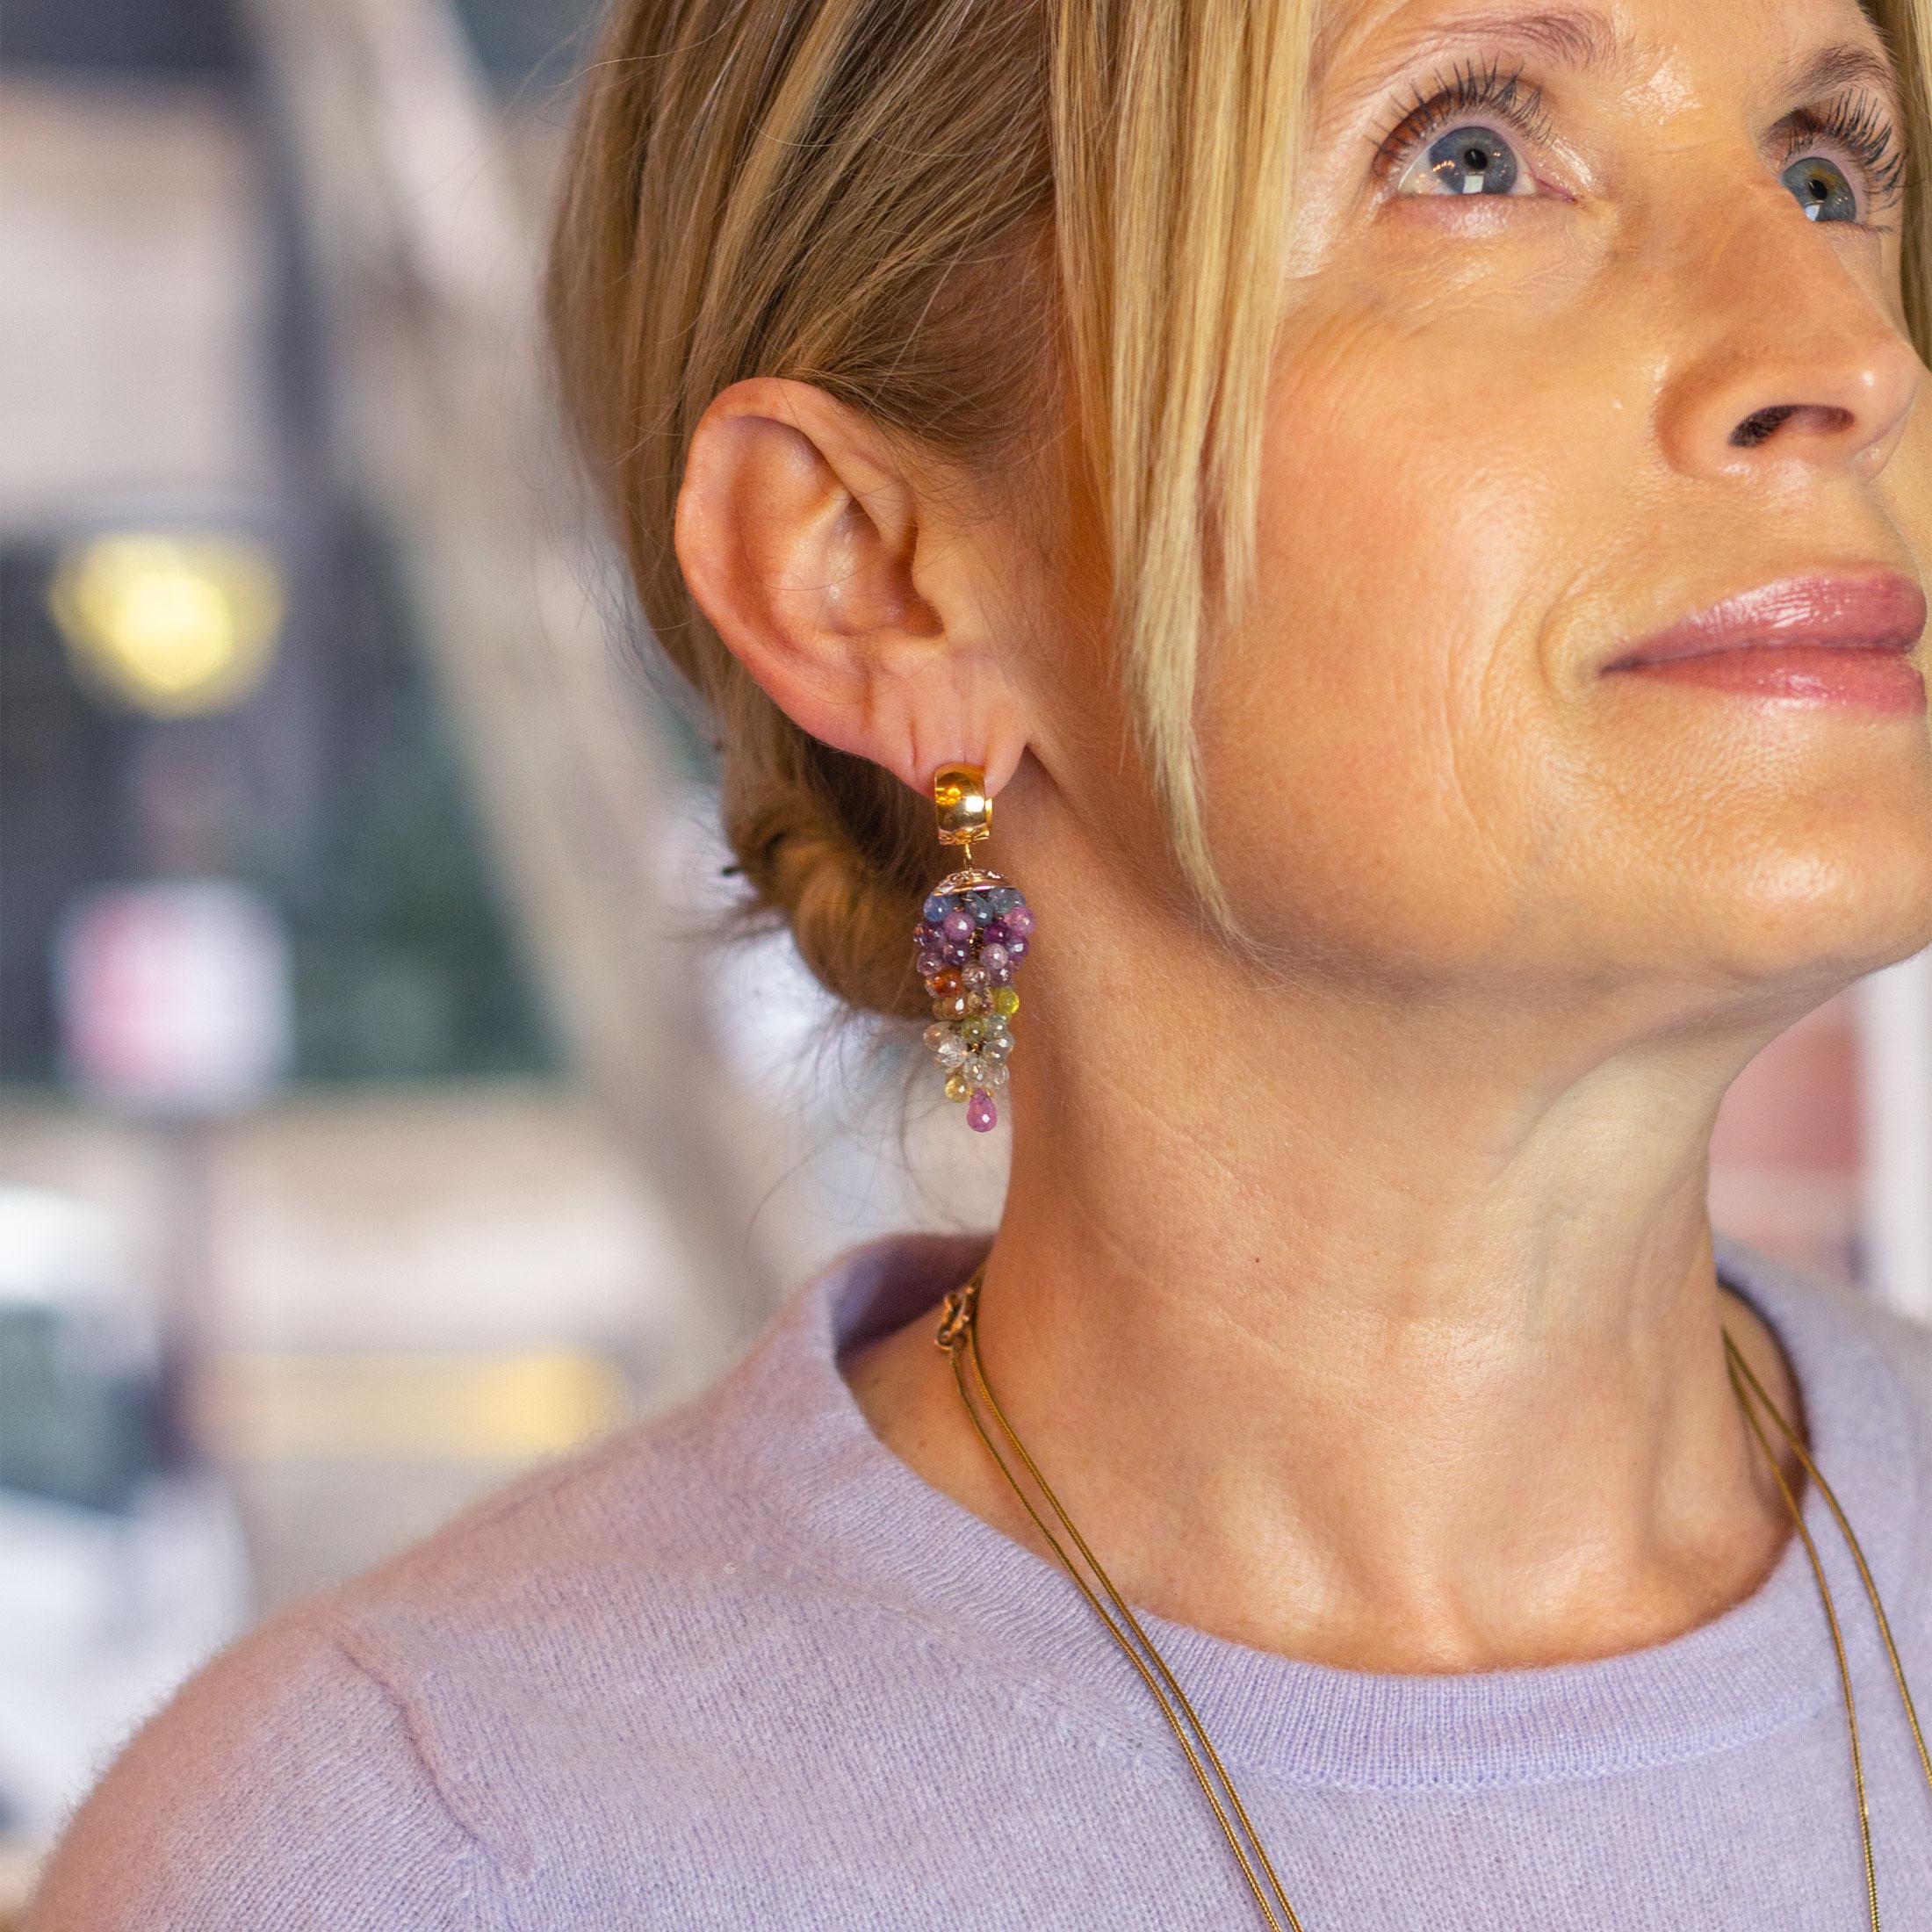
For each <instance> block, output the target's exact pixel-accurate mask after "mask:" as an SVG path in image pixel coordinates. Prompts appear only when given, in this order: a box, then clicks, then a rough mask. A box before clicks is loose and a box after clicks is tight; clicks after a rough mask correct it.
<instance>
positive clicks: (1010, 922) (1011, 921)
mask: <svg viewBox="0 0 1932 1932" xmlns="http://www.w3.org/2000/svg"><path fill="white" fill-rule="evenodd" d="M1006 930H1007V932H1008V933H1009V934H1012V935H1013V938H1014V939H1024V938H1026V936H1027V934H1029V933H1030V932H1032V930H1033V908H1032V907H1031V906H1028V905H1016V906H1014V907H1013V909H1012V911H1010V912H1007V913H1006Z"/></svg>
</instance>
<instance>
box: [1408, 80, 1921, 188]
mask: <svg viewBox="0 0 1932 1932" xmlns="http://www.w3.org/2000/svg"><path fill="white" fill-rule="evenodd" d="M1472 112H1488V113H1492V114H1494V115H1496V118H1497V119H1499V120H1503V121H1507V122H1508V123H1509V124H1510V126H1512V127H1514V128H1515V129H1516V130H1517V132H1518V133H1521V134H1524V135H1525V136H1526V137H1527V138H1528V139H1529V140H1531V141H1539V142H1540V141H1547V140H1548V139H1549V137H1550V133H1551V124H1550V116H1549V112H1548V110H1547V108H1546V105H1545V103H1544V96H1543V90H1542V89H1541V88H1539V86H1538V85H1537V84H1536V83H1535V82H1534V81H1525V79H1524V78H1523V70H1522V69H1521V68H1514V69H1512V70H1511V71H1510V72H1509V73H1507V74H1505V73H1504V72H1503V69H1502V65H1501V63H1500V62H1498V61H1491V62H1490V63H1489V66H1488V67H1487V68H1482V67H1479V66H1477V65H1476V64H1475V63H1474V61H1468V62H1465V63H1462V64H1460V65H1459V66H1457V67H1456V68H1453V69H1452V70H1451V71H1450V72H1449V73H1448V74H1446V75H1438V76H1437V77H1436V79H1435V80H1434V81H1433V82H1431V83H1430V86H1429V90H1428V91H1427V92H1424V90H1422V89H1420V88H1418V89H1417V90H1415V92H1414V93H1413V94H1412V95H1411V97H1410V99H1409V105H1408V106H1407V107H1406V108H1405V109H1403V110H1402V112H1401V113H1400V114H1399V115H1398V117H1397V118H1396V120H1395V124H1394V126H1391V127H1389V128H1388V130H1387V131H1386V132H1385V133H1381V134H1377V135H1373V136H1372V137H1371V139H1372V141H1373V147H1374V163H1373V165H1374V172H1375V174H1376V177H1377V178H1378V179H1381V180H1385V181H1386V180H1392V179H1394V178H1395V177H1398V176H1399V175H1400V174H1401V172H1402V169H1403V168H1404V167H1405V166H1406V165H1407V164H1408V162H1409V161H1410V160H1411V159H1412V158H1413V157H1414V155H1415V154H1416V153H1417V150H1418V149H1419V148H1422V147H1423V146H1424V144H1425V143H1426V142H1427V141H1428V140H1429V138H1430V136H1431V135H1432V134H1434V133H1438V131H1439V130H1440V129H1441V128H1443V127H1445V126H1448V125H1449V124H1450V123H1451V122H1452V121H1453V120H1455V119H1457V118H1458V117H1460V116H1461V115H1464V114H1468V113H1472ZM1782 133H1783V136H1784V153H1783V155H1782V156H1781V157H1780V159H1779V162H1778V165H1779V167H1780V168H1783V167H1784V166H1786V165H1788V164H1789V162H1791V159H1792V157H1793V156H1795V155H1799V154H1801V153H1802V152H1803V151H1804V150H1805V149H1806V148H1810V147H1813V145H1815V144H1816V143H1817V142H1819V141H1829V142H1835V143H1836V144H1837V145H1838V146H1839V147H1841V148H1843V149H1844V150H1845V151H1846V153H1847V154H1849V155H1851V156H1852V158H1853V159H1854V160H1855V161H1856V163H1857V165H1858V169H1859V171H1860V172H1861V173H1862V174H1863V175H1864V178H1865V185H1866V189H1867V191H1868V193H1869V195H1870V197H1871V203H1872V206H1873V208H1874V209H1877V208H1881V207H1889V206H1890V205H1892V203H1893V202H1894V201H1896V200H1897V199H1898V198H1899V196H1900V186H1901V183H1902V181H1903V178H1904V175H1905V156H1904V155H1903V154H1902V153H1900V152H1899V150H1898V148H1897V147H1896V145H1895V142H1894V138H1893V131H1892V122H1891V119H1890V117H1889V116H1888V115H1887V114H1885V112H1884V111H1883V110H1882V109H1881V108H1879V107H1878V106H1877V105H1874V104H1873V102H1872V101H1871V99H1870V98H1869V97H1858V96H1855V95H1840V96H1839V97H1837V98H1835V100H1834V101H1833V102H1832V104H1831V105H1830V106H1829V107H1828V108H1827V109H1826V110H1825V111H1824V112H1822V113H1820V112H1817V111H1816V110H1814V109H1812V108H1808V107H1801V108H1799V109H1798V110H1797V111H1796V112H1793V113H1791V114H1789V115H1787V116H1786V117H1785V119H1784V124H1783V128H1782ZM1858 225H1859V226H1866V225H1867V224H1863V223H1861V224H1858Z"/></svg>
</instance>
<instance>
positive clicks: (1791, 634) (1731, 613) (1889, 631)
mask: <svg viewBox="0 0 1932 1932" xmlns="http://www.w3.org/2000/svg"><path fill="white" fill-rule="evenodd" d="M1925 617H1926V602H1925V593H1924V592H1923V591H1921V589H1920V588H1919V587H1918V586H1917V585H1916V584H1915V583H1914V582H1913V581H1912V580H1911V579H1910V578H1909V577H1906V576H1903V575H1901V574H1900V573H1899V572H1898V571H1895V570H1884V571H1878V572H1876V573H1861V574H1858V575H1856V576H1854V575H1850V574H1845V573H1816V574H1813V575H1808V576H1802V577H1783V578H1780V579H1778V580H1777V582H1775V583H1768V584H1760V585H1758V586H1757V587H1756V588H1754V589H1751V590H1742V591H1740V592H1738V594H1737V595H1735V596H1731V597H1726V598H1723V599H1721V600H1720V601H1719V602H1716V603H1714V604H1711V605H1709V606H1707V607H1706V608H1705V609H1702V610H1698V611H1696V612H1693V613H1692V615H1691V616H1688V617H1685V618H1683V619H1681V620H1680V621H1679V622H1677V623H1676V624H1667V625H1666V626H1665V627H1664V628H1663V629H1662V631H1654V632H1652V634H1651V635H1650V636H1649V637H1647V638H1644V639H1643V641H1642V642H1641V643H1640V644H1638V645H1635V646H1633V648H1632V649H1630V650H1629V651H1626V652H1624V653H1623V654H1622V655H1621V656H1620V657H1618V658H1617V659H1615V660H1613V661H1612V662H1611V663H1609V664H1606V665H1605V666H1604V669H1605V670H1606V671H1625V670H1636V669H1640V668H1642V667H1644V666H1646V665H1653V664H1668V663H1670V662H1672V661H1674V660H1677V659H1680V658H1696V657H1707V656H1709V655H1711V654H1712V653H1713V652H1720V651H1749V650H1757V649H1763V648H1765V647H1768V646H1770V647H1777V646H1783V647H1785V648H1790V647H1793V646H1820V647H1824V648H1827V649H1835V650H1853V651H1885V652H1892V653H1893V654H1895V655H1900V654H1903V653H1904V652H1907V651H1909V650H1910V649H1911V648H1912V646H1913V645H1914V644H1915V643H1916V642H1917V641H1918V638H1919V634H1920V632H1921V631H1923V630H1924V629H1925Z"/></svg>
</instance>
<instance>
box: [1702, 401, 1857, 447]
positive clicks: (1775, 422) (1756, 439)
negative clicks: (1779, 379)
mask: <svg viewBox="0 0 1932 1932" xmlns="http://www.w3.org/2000/svg"><path fill="white" fill-rule="evenodd" d="M1806 414H1809V415H1815V416H1817V417H1818V418H1819V419H1820V426H1821V427H1824V428H1827V429H1842V428H1843V427H1844V426H1845V425H1846V424H1848V423H1849V422H1851V420H1852V417H1851V412H1850V411H1849V409H1840V408H1836V407H1833V406H1831V405H1829V404H1822V403H1821V404H1816V405H1807V404H1805V403H1800V402H1774V403H1772V404H1771V405H1770V407H1768V408H1764V409H1754V410H1752V412H1751V413H1750V415H1748V416H1746V417H1745V419H1744V420H1743V422H1741V423H1739V424H1738V426H1737V428H1736V429H1734V430H1732V432H1731V438H1730V440H1731V442H1732V444H1733V445H1734V447H1735V448H1737V449H1740V450H1751V449H1755V448H1756V446H1757V445H1758V444H1759V443H1762V442H1763V441H1764V439H1765V438H1766V437H1767V436H1770V434H1771V432H1772V431H1773V430H1774V429H1777V428H1779V427H1780V426H1781V425H1782V424H1784V423H1786V422H1790V421H1791V418H1792V417H1793V416H1795V415H1806Z"/></svg>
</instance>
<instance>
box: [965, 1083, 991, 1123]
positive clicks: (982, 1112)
mask: <svg viewBox="0 0 1932 1932" xmlns="http://www.w3.org/2000/svg"><path fill="white" fill-rule="evenodd" d="M998 1119H999V1109H998V1107H995V1106H994V1105H993V1097H992V1095H991V1094H990V1093H989V1092H987V1091H986V1090H985V1088H984V1087H975V1088H974V1089H973V1092H972V1098H971V1099H970V1100H968V1101H967V1103H966V1124H967V1126H968V1127H970V1128H972V1130H973V1131H974V1133H976V1134H984V1133H987V1132H989V1131H990V1130H991V1128H992V1127H993V1125H994V1123H995V1122H996V1121H998Z"/></svg>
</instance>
